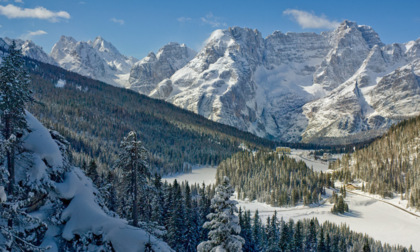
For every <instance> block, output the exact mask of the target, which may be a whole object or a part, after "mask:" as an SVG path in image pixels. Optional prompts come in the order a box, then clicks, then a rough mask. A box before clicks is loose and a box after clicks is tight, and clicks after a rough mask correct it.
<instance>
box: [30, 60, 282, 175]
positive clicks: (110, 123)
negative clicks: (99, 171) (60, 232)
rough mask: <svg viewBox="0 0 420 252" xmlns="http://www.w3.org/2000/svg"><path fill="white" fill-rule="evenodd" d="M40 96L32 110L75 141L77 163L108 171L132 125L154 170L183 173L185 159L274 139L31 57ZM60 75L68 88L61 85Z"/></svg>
mask: <svg viewBox="0 0 420 252" xmlns="http://www.w3.org/2000/svg"><path fill="white" fill-rule="evenodd" d="M27 68H28V69H29V72H30V74H31V79H32V85H31V88H32V90H33V93H34V97H35V99H36V100H37V101H39V102H35V103H33V104H32V105H31V106H30V107H29V111H31V113H33V114H34V115H35V116H36V117H38V118H39V119H40V120H41V121H42V123H43V124H44V125H46V127H49V128H52V129H55V130H57V131H58V132H60V134H62V135H63V136H64V137H65V138H66V139H67V140H68V141H69V142H70V144H71V148H72V149H71V151H72V154H73V163H75V165H78V166H81V165H82V163H83V162H87V163H88V162H89V161H90V160H91V159H93V158H94V159H96V161H97V163H98V165H100V167H102V168H104V171H106V170H108V168H109V167H111V166H112V165H113V164H112V161H113V160H115V159H116V153H117V149H118V145H119V142H120V141H121V140H122V138H123V136H125V135H126V134H127V133H128V132H129V131H130V130H135V131H138V132H141V133H142V134H141V138H142V139H141V140H142V141H143V142H144V143H145V145H146V146H147V148H148V150H149V155H150V156H149V162H150V166H151V167H152V169H153V172H158V173H160V174H167V173H173V172H182V171H183V170H184V169H185V165H184V164H185V163H191V164H202V165H206V164H209V165H217V164H218V163H219V162H220V161H221V160H223V159H225V158H227V157H229V156H231V155H232V154H233V153H235V152H237V151H239V150H240V148H239V145H240V144H242V143H243V144H245V146H247V147H249V148H250V149H254V148H257V147H259V148H261V147H268V148H273V147H274V143H273V142H271V141H269V140H266V139H262V138H258V137H256V136H254V135H252V134H250V133H246V132H242V131H239V130H237V129H235V128H233V127H230V126H226V125H223V124H219V123H215V122H212V121H210V120H207V119H205V118H204V117H202V116H199V115H196V114H194V113H192V112H189V111H186V110H183V109H180V108H178V107H176V106H173V105H171V104H169V103H166V102H164V101H160V100H155V99H151V98H148V97H147V96H144V95H140V94H138V93H135V92H133V91H130V90H127V89H122V88H117V87H113V86H110V85H107V84H104V83H102V82H99V81H95V80H92V79H89V78H86V77H83V76H80V75H78V74H76V73H72V72H68V71H66V70H63V69H61V68H59V67H56V66H51V65H48V64H43V63H40V62H34V61H27ZM59 80H64V81H65V82H66V84H65V85H64V87H60V88H57V87H55V85H56V84H57V82H58V81H59Z"/></svg>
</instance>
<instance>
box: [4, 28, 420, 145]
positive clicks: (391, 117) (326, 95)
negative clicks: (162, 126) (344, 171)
mask: <svg viewBox="0 0 420 252" xmlns="http://www.w3.org/2000/svg"><path fill="white" fill-rule="evenodd" d="M0 43H1V41H0ZM28 48H36V47H34V46H28ZM35 51H36V50H35ZM35 51H34V52H33V53H32V52H30V51H29V50H28V53H27V54H28V55H34V56H29V57H34V58H36V59H43V60H41V61H44V62H47V61H48V55H42V53H41V52H42V50H41V52H38V51H36V52H35ZM51 56H52V58H53V59H54V60H55V61H56V62H57V64H58V65H60V66H62V67H63V68H65V69H68V70H71V71H75V72H78V73H80V74H83V75H86V76H89V77H92V78H95V79H99V80H102V81H104V82H107V83H110V84H113V85H119V86H122V87H126V88H130V89H133V90H135V91H137V92H140V93H142V94H146V95H148V96H151V97H154V98H158V99H163V100H166V101H168V102H171V103H173V104H175V105H177V106H179V107H182V108H184V109H188V110H191V111H193V112H195V113H197V114H200V115H203V116H204V117H206V118H208V119H211V120H214V121H217V122H221V123H224V124H228V125H231V126H234V127H237V128H239V129H242V130H245V131H249V132H251V133H254V134H256V135H258V136H261V137H267V138H271V139H276V140H282V141H293V142H297V141H301V140H303V141H306V142H314V141H315V142H316V141H319V140H320V139H322V138H340V137H346V138H352V137H353V138H355V139H356V136H359V137H357V140H356V141H359V140H363V139H364V138H366V137H370V136H372V135H374V134H378V132H380V131H381V130H385V129H386V128H388V127H389V126H390V125H391V124H392V123H395V122H397V121H398V120H401V119H403V118H407V117H410V116H414V115H416V114H418V113H419V112H420V107H419V106H418V104H419V102H420V97H419V76H420V70H419V64H420V63H419V61H420V39H418V40H417V41H410V42H408V43H405V44H391V45H384V44H383V43H382V42H381V40H380V38H379V36H378V34H377V33H376V32H375V31H374V30H373V29H372V28H371V27H369V26H364V25H357V24H356V23H354V22H350V21H344V22H342V23H341V24H340V25H339V26H338V27H337V29H335V30H334V31H328V32H323V33H321V34H315V33H286V34H284V33H281V32H279V31H276V32H274V33H273V34H271V35H269V36H267V37H266V38H263V37H262V36H261V33H260V32H259V31H257V30H252V29H248V28H239V27H232V28H229V29H227V30H216V31H214V32H213V33H212V35H211V36H210V37H209V38H208V39H207V41H206V42H205V46H204V47H203V49H202V50H201V51H200V52H198V53H196V52H194V51H193V50H191V49H189V48H188V47H186V46H185V45H180V44H177V43H170V44H167V45H165V46H164V47H162V48H161V49H160V50H159V51H158V52H157V53H156V54H155V53H150V54H149V55H148V56H147V57H145V58H144V59H142V60H141V61H138V62H136V60H135V59H133V58H127V57H125V56H124V55H121V54H120V53H119V52H118V50H117V49H116V48H115V47H114V46H112V44H110V43H109V42H106V41H105V40H103V39H102V38H100V37H98V38H96V39H95V40H94V41H88V42H77V41H76V40H74V39H73V38H70V37H64V36H63V37H61V39H60V41H59V42H58V43H57V44H56V45H55V46H54V48H53V50H52V52H51ZM365 132H367V133H365ZM369 132H373V133H372V134H370V133H369Z"/></svg>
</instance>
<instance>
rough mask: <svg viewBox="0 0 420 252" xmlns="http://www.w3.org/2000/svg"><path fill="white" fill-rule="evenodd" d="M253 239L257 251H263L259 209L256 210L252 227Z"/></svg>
mask: <svg viewBox="0 0 420 252" xmlns="http://www.w3.org/2000/svg"><path fill="white" fill-rule="evenodd" d="M252 239H253V241H254V243H255V250H256V251H261V250H262V244H261V242H262V240H263V237H262V224H261V220H260V216H259V213H258V209H257V210H255V214H254V218H253V225H252Z"/></svg>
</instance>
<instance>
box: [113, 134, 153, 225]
mask: <svg viewBox="0 0 420 252" xmlns="http://www.w3.org/2000/svg"><path fill="white" fill-rule="evenodd" d="M146 153H147V151H146V148H145V147H144V146H143V143H142V142H141V141H140V140H139V139H138V137H137V133H136V132H134V131H131V132H130V133H128V135H127V137H125V138H124V139H123V141H121V152H120V153H119V159H118V161H117V164H116V167H117V168H118V169H120V170H121V174H122V179H121V191H120V192H121V193H122V197H123V198H124V202H126V203H127V204H129V208H130V209H129V210H130V212H131V220H132V223H133V226H136V227H138V221H139V208H140V207H139V200H140V198H144V197H147V193H146V191H148V190H149V188H150V186H149V185H148V183H149V178H150V171H149V167H148V165H147V162H146Z"/></svg>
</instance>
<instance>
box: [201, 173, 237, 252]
mask: <svg viewBox="0 0 420 252" xmlns="http://www.w3.org/2000/svg"><path fill="white" fill-rule="evenodd" d="M233 192H234V190H233V188H232V186H231V185H230V182H229V178H228V177H224V178H223V181H222V183H221V184H219V185H218V186H217V188H216V194H215V195H214V197H213V199H212V200H211V208H212V209H213V211H214V212H213V213H210V214H209V215H208V216H207V218H208V219H209V220H210V221H208V222H206V223H204V228H207V229H209V230H210V232H209V234H208V238H209V240H208V241H204V242H201V243H200V244H199V245H198V246H197V250H198V251H200V252H204V251H228V252H233V251H235V252H236V251H242V245H243V244H244V243H245V241H244V239H243V238H242V237H241V236H239V235H238V234H239V233H240V232H241V227H240V226H239V218H238V216H236V215H235V213H237V212H238V208H237V207H236V204H237V203H238V202H237V201H235V200H231V199H230V197H231V196H232V195H233Z"/></svg>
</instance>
